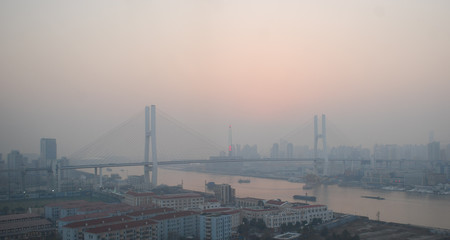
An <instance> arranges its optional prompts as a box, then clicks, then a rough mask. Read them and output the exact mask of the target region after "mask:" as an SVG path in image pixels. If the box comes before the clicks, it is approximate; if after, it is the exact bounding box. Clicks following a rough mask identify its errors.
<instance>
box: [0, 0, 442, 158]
mask: <svg viewBox="0 0 450 240" xmlns="http://www.w3.org/2000/svg"><path fill="white" fill-rule="evenodd" d="M151 104H155V105H157V107H158V108H160V109H162V110H163V111H164V112H166V113H168V114H170V115H171V116H172V117H174V118H176V119H177V120H179V121H180V122H183V123H184V124H186V125H188V126H190V127H192V128H193V129H195V130H197V131H198V132H199V133H201V134H203V135H205V136H207V137H209V138H211V139H213V140H215V141H216V142H217V143H219V144H223V145H224V149H225V148H226V144H227V134H228V132H227V128H228V125H229V124H232V125H233V133H234V137H233V138H234V139H233V141H234V142H235V143H241V144H245V143H249V144H259V143H260V142H261V141H263V140H262V137H261V136H262V134H261V133H266V134H267V138H265V137H264V139H268V140H273V139H276V138H277V137H281V136H283V135H285V134H286V133H289V131H291V130H293V129H295V128H297V127H299V126H300V125H301V124H302V123H304V122H306V121H308V120H309V119H312V117H313V116H314V114H322V113H325V114H327V116H328V118H329V119H330V121H331V122H332V123H333V124H334V125H336V126H337V127H338V128H339V130H340V131H342V132H343V133H345V135H346V136H347V137H349V138H351V139H352V142H353V143H354V144H358V145H359V144H362V145H363V146H365V147H369V148H372V146H373V144H375V143H384V144H409V143H414V144H425V143H427V141H428V133H429V132H430V131H434V134H435V139H436V140H440V141H442V144H449V143H450V1H447V0H442V1H415V0H411V1H392V0H385V1H356V0H355V1H297V0H296V1H289V0H286V1H265V0H263V1H111V0H105V1H45V0H44V1H17V0H11V1H10V0H3V1H0V113H1V115H0V116H1V117H0V119H1V121H0V153H3V158H4V159H5V158H6V154H7V153H8V152H10V151H11V150H13V149H16V150H19V151H21V152H25V153H38V152H39V139H40V138H41V137H51V138H56V139H57V142H58V151H59V152H58V156H63V155H68V154H71V153H72V152H74V151H76V150H77V149H79V148H81V147H82V146H84V145H85V144H87V143H88V142H89V141H92V140H94V139H95V138H97V137H98V136H100V135H102V134H103V133H105V132H107V131H108V130H110V129H112V128H114V127H116V126H117V125H118V124H120V123H121V122H123V121H124V120H126V119H128V118H129V117H131V116H132V115H133V114H135V113H137V112H139V111H141V110H143V109H144V106H145V105H151ZM256 135H257V137H256ZM312 145H313V140H312V137H311V144H310V146H312Z"/></svg>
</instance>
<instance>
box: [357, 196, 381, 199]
mask: <svg viewBox="0 0 450 240" xmlns="http://www.w3.org/2000/svg"><path fill="white" fill-rule="evenodd" d="M361 197H362V198H369V199H376V200H384V198H382V197H380V196H376V197H374V196H361Z"/></svg>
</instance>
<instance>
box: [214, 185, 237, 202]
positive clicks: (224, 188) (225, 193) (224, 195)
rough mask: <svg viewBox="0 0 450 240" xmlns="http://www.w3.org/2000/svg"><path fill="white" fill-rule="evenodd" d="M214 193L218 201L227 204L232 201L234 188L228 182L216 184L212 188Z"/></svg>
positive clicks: (234, 192)
mask: <svg viewBox="0 0 450 240" xmlns="http://www.w3.org/2000/svg"><path fill="white" fill-rule="evenodd" d="M214 194H215V196H216V198H217V199H218V200H219V201H220V203H222V204H223V205H227V204H231V203H234V199H235V195H236V190H235V189H234V188H232V187H231V186H230V185H229V184H218V185H216V187H215V188H214Z"/></svg>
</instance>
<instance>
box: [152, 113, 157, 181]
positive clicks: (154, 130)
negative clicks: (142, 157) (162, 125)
mask: <svg viewBox="0 0 450 240" xmlns="http://www.w3.org/2000/svg"><path fill="white" fill-rule="evenodd" d="M151 125H152V131H151V135H152V161H153V165H152V184H153V187H156V186H158V158H157V156H156V106H155V105H152V123H151Z"/></svg>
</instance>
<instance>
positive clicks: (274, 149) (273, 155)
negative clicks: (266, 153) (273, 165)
mask: <svg viewBox="0 0 450 240" xmlns="http://www.w3.org/2000/svg"><path fill="white" fill-rule="evenodd" d="M279 156H280V147H279V145H278V143H274V144H273V146H272V151H271V152H270V158H278V157H279Z"/></svg>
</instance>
